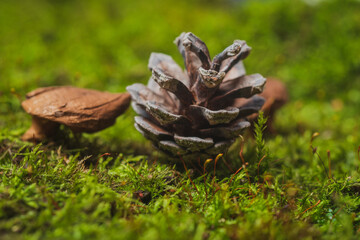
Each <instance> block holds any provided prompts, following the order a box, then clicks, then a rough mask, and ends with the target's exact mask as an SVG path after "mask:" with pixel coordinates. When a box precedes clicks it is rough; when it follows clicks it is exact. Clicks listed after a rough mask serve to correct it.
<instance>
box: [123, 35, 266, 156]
mask: <svg viewBox="0 0 360 240" xmlns="http://www.w3.org/2000/svg"><path fill="white" fill-rule="evenodd" d="M175 43H176V45H177V47H178V49H179V51H180V53H181V55H182V56H183V58H184V62H185V67H186V70H185V72H183V71H182V69H181V67H179V65H177V64H176V63H175V62H174V60H173V59H172V58H171V57H170V56H168V55H165V54H162V53H152V54H151V56H150V60H149V66H148V67H149V69H150V70H151V71H152V76H151V78H150V80H149V82H148V85H147V86H145V85H143V84H139V83H136V84H133V85H131V86H129V87H127V90H128V91H129V92H130V94H131V96H132V99H133V103H132V106H133V108H134V110H135V112H136V113H137V114H139V115H140V116H137V117H135V127H136V129H137V130H138V131H139V132H140V133H142V134H143V135H144V136H145V137H146V138H148V139H150V140H151V141H152V142H153V143H154V145H155V146H156V147H158V148H159V149H160V150H162V151H164V152H166V153H168V154H169V155H173V156H178V155H181V156H185V155H188V154H189V155H193V154H203V153H205V154H207V155H216V154H219V153H224V152H225V151H226V150H227V149H228V148H229V146H230V145H231V144H232V143H233V142H234V141H235V139H236V138H237V137H238V136H239V135H240V134H241V132H242V131H243V130H244V129H245V128H247V127H249V126H250V123H249V122H248V121H247V120H246V117H247V116H249V115H251V114H253V113H256V112H258V110H259V109H260V108H261V107H262V105H263V104H264V99H263V98H262V97H260V96H257V95H256V94H258V93H261V92H262V90H263V87H264V85H265V82H266V79H265V78H264V77H262V76H261V75H260V74H252V75H245V74H246V73H245V69H244V66H243V64H242V60H243V59H244V58H246V57H247V56H248V55H249V53H250V50H251V48H250V47H249V46H248V45H246V42H245V41H242V40H235V41H234V43H233V44H232V45H230V46H229V47H227V48H226V49H225V50H224V51H223V52H221V53H220V54H218V55H216V56H215V57H214V58H213V60H212V61H211V59H210V54H209V51H208V49H207V47H206V45H205V43H204V42H202V41H201V40H200V39H199V38H198V37H196V36H195V35H194V34H192V33H182V34H181V35H180V36H179V37H178V38H177V39H176V40H175Z"/></svg>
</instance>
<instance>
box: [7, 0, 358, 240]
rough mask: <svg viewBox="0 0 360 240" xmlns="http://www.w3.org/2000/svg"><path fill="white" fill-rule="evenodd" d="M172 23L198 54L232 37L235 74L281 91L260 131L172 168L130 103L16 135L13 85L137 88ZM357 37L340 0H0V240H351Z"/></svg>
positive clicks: (20, 125) (21, 127) (172, 31)
mask: <svg viewBox="0 0 360 240" xmlns="http://www.w3.org/2000/svg"><path fill="white" fill-rule="evenodd" d="M315 2H316V3H315ZM183 31H192V32H194V33H195V34H196V35H197V36H199V37H200V38H202V39H203V40H204V41H205V42H206V43H207V45H208V47H209V50H210V53H213V54H214V53H217V52H220V51H221V50H222V49H223V48H224V47H226V46H227V45H229V44H230V43H231V41H232V40H233V39H244V40H246V41H247V43H248V45H249V46H251V47H252V48H253V51H252V53H251V57H249V58H248V59H246V60H245V66H246V69H247V71H248V73H255V72H259V73H261V74H262V75H264V76H273V77H277V78H279V79H281V80H282V81H284V82H285V83H286V84H287V85H288V88H289V92H290V97H291V101H290V102H289V103H288V104H287V105H286V106H285V107H284V108H283V109H281V110H280V111H279V112H278V113H277V115H276V121H275V127H276V129H277V134H276V135H275V136H268V135H266V134H264V135H263V134H262V131H261V129H262V124H261V122H260V123H259V124H260V125H259V126H258V127H255V131H256V134H255V137H252V136H251V134H250V133H249V132H248V133H246V134H245V135H244V136H243V140H240V139H239V140H238V142H236V143H235V145H234V146H233V147H232V148H231V149H230V152H229V153H228V154H226V155H224V156H221V157H220V156H219V158H218V159H217V164H216V166H215V165H214V162H215V159H214V160H212V161H210V162H209V164H208V165H206V166H198V164H197V163H196V162H195V163H193V164H187V165H186V168H187V171H186V170H185V169H184V167H183V164H182V163H181V161H179V164H178V165H177V166H174V164H173V163H171V162H170V163H169V162H168V161H167V158H166V156H163V155H161V154H160V153H158V152H156V151H155V150H154V149H153V148H152V146H151V144H150V143H149V142H147V141H146V140H144V139H143V137H142V136H141V135H140V134H139V133H138V132H137V131H136V130H135V129H134V127H133V117H134V116H135V114H134V112H133V111H132V110H131V109H129V110H128V111H127V112H126V114H125V115H123V116H121V117H120V118H118V120H117V123H116V124H115V125H114V126H113V127H111V128H109V129H106V130H104V131H102V132H100V133H96V134H93V135H87V134H84V135H83V136H82V137H81V138H80V139H78V138H77V137H75V136H73V134H72V133H71V132H69V130H67V129H63V134H64V138H63V139H62V140H59V141H56V142H46V143H43V144H41V145H33V144H30V143H25V142H22V141H20V137H21V135H22V134H23V133H24V132H25V131H26V129H27V128H28V127H29V126H30V124H31V119H30V117H29V116H28V115H27V114H25V112H24V111H23V110H22V109H21V105H20V103H21V101H22V100H23V99H24V95H25V94H26V92H29V91H31V90H33V89H35V88H37V87H44V86H51V85H75V86H78V87H87V88H94V89H99V90H106V91H111V92H121V91H125V87H126V86H127V85H130V84H132V83H134V82H142V83H146V82H147V80H148V78H149V77H150V72H149V71H148V70H147V60H148V57H149V56H150V53H151V52H164V53H167V54H169V55H171V56H173V57H174V58H176V59H175V60H176V61H177V62H179V63H180V62H182V60H181V56H180V54H178V53H177V49H176V46H175V45H173V44H171V40H172V39H174V38H175V37H176V36H178V35H179V33H180V32H183ZM359 36H360V2H359V1H355V0H353V1H351V0H346V1H344V0H343V1H340V0H338V1H336V0H328V1H326V0H324V1H300V0H294V1H280V0H279V1H277V0H274V1H269V0H268V1H220V0H213V1H210V2H208V1H202V0H197V1H190V0H189V1H175V0H169V1H166V2H164V1H145V0H138V1H114V0H105V1H95V0H90V1H55V0H53V1H50V0H48V1H45V0H38V1H35V0H30V1H25V0H24V1H16V2H14V1H10V0H3V1H1V2H0V238H1V239H92V238H93V239H169V237H171V239H242V238H253V239H304V238H307V239H339V238H340V237H341V239H358V238H359V234H360V215H359V214H360V213H359V212H360V208H359V206H360V205H359V204H360V199H359V192H360V182H359V177H360V176H359V173H360V172H359V164H360V156H359V149H360V148H359V147H360V132H359V117H360V114H359V109H360V88H359V86H360V58H359V57H358V53H359V52H360V44H359V43H358V39H359ZM214 173H215V175H214Z"/></svg>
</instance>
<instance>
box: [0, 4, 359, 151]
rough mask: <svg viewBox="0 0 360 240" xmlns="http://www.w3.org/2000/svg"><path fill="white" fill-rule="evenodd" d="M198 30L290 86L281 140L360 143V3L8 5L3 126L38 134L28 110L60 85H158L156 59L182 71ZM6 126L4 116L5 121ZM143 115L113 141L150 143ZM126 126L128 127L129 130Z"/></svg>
mask: <svg viewBox="0 0 360 240" xmlns="http://www.w3.org/2000/svg"><path fill="white" fill-rule="evenodd" d="M183 31H192V32H194V33H195V34H196V35H197V36H199V37H200V38H201V39H202V40H203V41H205V42H206V43H207V45H208V47H209V49H210V53H211V54H212V56H215V55H216V54H217V53H218V52H220V51H221V50H222V49H223V48H225V47H226V46H228V45H230V44H231V43H232V41H233V40H234V39H243V40H246V41H247V43H248V45H250V46H251V47H252V48H253V50H252V53H251V54H250V56H249V57H248V58H247V59H246V60H245V66H246V68H247V71H248V73H256V72H258V73H261V74H262V75H264V76H265V77H268V76H272V77H277V78H279V79H281V80H282V81H284V82H285V83H286V84H287V86H288V88H289V92H290V96H291V102H290V104H288V106H287V107H286V108H284V109H283V110H282V111H281V112H280V113H279V114H278V117H277V119H278V120H277V123H276V124H277V125H278V129H279V131H280V132H283V133H284V132H285V133H291V132H294V131H296V132H300V133H303V132H304V131H305V130H306V129H308V130H312V131H326V132H327V133H328V136H329V138H334V139H335V138H347V140H349V137H348V136H347V135H349V134H351V135H352V137H350V141H351V143H352V146H353V147H354V144H355V142H357V141H358V140H359V137H358V135H354V134H353V133H354V130H356V129H357V130H358V129H359V124H358V122H357V121H356V117H358V116H359V113H358V112H359V111H358V109H359V108H360V88H359V86H360V57H359V53H360V44H359V37H360V2H359V1H357V0H323V1H314V0H313V1H312V0H306V1H305V0H292V1H287V0H273V1H270V0H262V1H260V0H257V1H241V0H238V1H236V0H228V1H221V0H212V1H205V0H185V1H176V0H168V1H156V0H155V1H148V0H134V1H127V0H122V1H118V0H104V1H96V0H88V1H80V0H74V1H69V0H61V1H60V0H24V1H12V0H2V1H1V2H0V36H1V37H0V79H1V81H0V113H1V115H2V117H1V118H0V126H1V127H2V128H3V129H4V128H6V129H10V130H14V131H15V133H14V134H15V135H19V134H21V133H22V132H24V131H25V129H26V127H28V126H29V125H30V118H29V117H26V118H25V119H26V121H19V120H17V119H18V118H19V116H20V117H21V119H24V117H25V116H26V115H25V114H24V113H23V112H22V109H21V106H20V102H21V100H22V99H23V98H24V95H25V94H26V92H28V91H31V90H33V89H35V88H37V87H45V86H50V85H75V86H78V87H86V88H94V89H99V90H106V91H111V92H119V91H125V87H126V86H127V85H129V84H132V83H134V82H143V83H146V82H147V80H148V78H149V77H150V72H149V71H148V69H147V60H148V57H149V56H150V53H151V52H163V53H166V54H169V55H171V56H173V58H175V60H176V61H177V62H178V63H179V64H182V59H181V56H180V54H179V53H178V52H177V48H176V47H175V45H174V44H173V43H172V41H173V40H174V39H175V38H176V37H177V36H178V35H179V34H180V33H181V32H183ZM5 115H6V117H3V116H5ZM133 115H134V114H133V112H132V111H131V110H130V111H128V113H127V114H126V115H125V116H123V117H121V118H120V120H118V124H116V126H115V127H113V128H111V129H110V130H106V131H105V133H104V134H102V133H99V134H100V136H101V137H102V138H103V139H109V138H110V139H111V140H114V141H118V140H122V139H132V140H137V141H142V137H141V136H140V135H139V134H138V133H137V132H136V131H135V130H133V127H132V116H133ZM120 121H121V122H122V124H119V122H120Z"/></svg>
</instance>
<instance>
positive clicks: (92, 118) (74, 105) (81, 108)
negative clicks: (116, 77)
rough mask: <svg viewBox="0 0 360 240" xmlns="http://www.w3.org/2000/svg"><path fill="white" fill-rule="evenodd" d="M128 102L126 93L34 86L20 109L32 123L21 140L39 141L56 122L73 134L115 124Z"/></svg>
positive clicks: (53, 132)
mask: <svg viewBox="0 0 360 240" xmlns="http://www.w3.org/2000/svg"><path fill="white" fill-rule="evenodd" d="M129 104H130V95H129V94H128V93H108V92H100V91H96V90H91V89H84V88H77V87H72V86H55V87H44V88H38V89H36V90H34V91H32V92H30V93H28V94H27V95H26V100H25V101H23V102H22V104H21V105H22V107H23V108H24V110H25V111H26V112H27V113H29V114H30V115H32V119H33V120H32V125H31V127H30V128H29V129H28V130H27V131H26V133H25V134H24V135H23V136H22V140H24V141H35V142H36V141H41V140H44V139H45V138H49V137H52V136H54V134H55V133H56V132H57V130H58V127H59V125H60V124H63V125H65V126H68V127H69V128H70V129H71V130H72V131H73V132H75V133H81V132H86V133H93V132H97V131H100V130H102V129H105V128H107V127H109V126H111V125H113V124H114V123H115V120H116V118H117V117H118V116H119V115H121V114H122V113H123V112H124V111H125V110H126V109H127V108H128V106H129Z"/></svg>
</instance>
